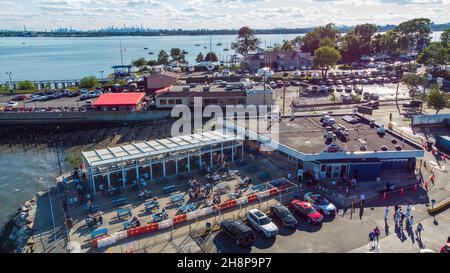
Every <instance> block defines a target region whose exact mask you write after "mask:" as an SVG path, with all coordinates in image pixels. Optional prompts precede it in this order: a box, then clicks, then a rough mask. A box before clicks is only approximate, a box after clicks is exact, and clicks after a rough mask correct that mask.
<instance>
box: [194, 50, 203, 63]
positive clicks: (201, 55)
mask: <svg viewBox="0 0 450 273" xmlns="http://www.w3.org/2000/svg"><path fill="white" fill-rule="evenodd" d="M204 60H205V57H203V54H202V53H201V52H200V53H198V55H197V57H196V58H195V61H196V62H197V63H201V62H203V61H204Z"/></svg>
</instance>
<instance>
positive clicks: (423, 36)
mask: <svg viewBox="0 0 450 273" xmlns="http://www.w3.org/2000/svg"><path fill="white" fill-rule="evenodd" d="M394 31H395V32H397V33H398V34H399V36H400V37H402V36H404V37H407V38H408V41H409V45H408V47H409V48H411V49H415V50H417V51H418V52H422V50H424V49H425V48H426V47H427V46H428V44H429V43H430V41H431V37H430V34H431V21H430V19H427V18H416V19H412V20H409V21H406V22H403V23H401V24H399V25H398V26H397V27H395V29H394Z"/></svg>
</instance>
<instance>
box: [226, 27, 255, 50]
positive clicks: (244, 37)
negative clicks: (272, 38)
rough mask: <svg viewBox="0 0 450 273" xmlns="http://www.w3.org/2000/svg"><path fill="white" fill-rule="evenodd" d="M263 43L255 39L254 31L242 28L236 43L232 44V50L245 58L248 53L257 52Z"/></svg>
mask: <svg viewBox="0 0 450 273" xmlns="http://www.w3.org/2000/svg"><path fill="white" fill-rule="evenodd" d="M260 43H261V41H260V40H259V39H258V38H256V37H255V35H254V33H253V30H252V29H250V28H249V27H241V28H240V29H239V31H238V38H237V39H236V42H234V43H232V44H231V48H232V49H233V50H234V51H236V52H237V53H239V54H241V55H242V56H244V57H247V55H248V52H249V51H252V50H256V49H257V48H258V45H259V44H260Z"/></svg>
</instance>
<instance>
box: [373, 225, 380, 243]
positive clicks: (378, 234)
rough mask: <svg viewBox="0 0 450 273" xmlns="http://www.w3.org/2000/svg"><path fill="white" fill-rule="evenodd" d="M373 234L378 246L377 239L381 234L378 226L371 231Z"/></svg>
mask: <svg viewBox="0 0 450 273" xmlns="http://www.w3.org/2000/svg"><path fill="white" fill-rule="evenodd" d="M373 232H374V233H375V240H376V242H377V244H378V237H379V236H380V233H381V231H380V228H378V226H376V227H375V229H374V230H373Z"/></svg>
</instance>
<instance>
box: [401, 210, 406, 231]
mask: <svg viewBox="0 0 450 273" xmlns="http://www.w3.org/2000/svg"><path fill="white" fill-rule="evenodd" d="M405 217H406V215H405V214H404V213H401V215H400V229H403V220H405Z"/></svg>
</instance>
